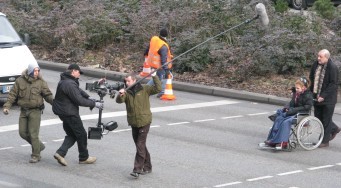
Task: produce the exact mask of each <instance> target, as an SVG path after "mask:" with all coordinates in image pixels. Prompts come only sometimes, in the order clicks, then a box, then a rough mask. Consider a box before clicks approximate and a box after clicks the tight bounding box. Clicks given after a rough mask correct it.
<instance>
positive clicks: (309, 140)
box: [297, 116, 324, 150]
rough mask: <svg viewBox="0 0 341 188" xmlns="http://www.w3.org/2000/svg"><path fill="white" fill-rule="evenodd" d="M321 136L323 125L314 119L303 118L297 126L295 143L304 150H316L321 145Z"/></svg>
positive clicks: (309, 117)
mask: <svg viewBox="0 0 341 188" xmlns="http://www.w3.org/2000/svg"><path fill="white" fill-rule="evenodd" d="M323 135H324V129H323V125H322V123H321V121H320V120H319V119H317V118H316V117H313V116H308V117H305V118H303V119H302V120H301V121H300V122H299V124H298V126H297V141H298V143H299V144H300V146H301V147H302V148H304V149H306V150H313V149H316V148H317V147H318V146H319V145H320V144H321V142H322V139H323Z"/></svg>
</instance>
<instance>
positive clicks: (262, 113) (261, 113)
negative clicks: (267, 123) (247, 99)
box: [248, 112, 269, 116]
mask: <svg viewBox="0 0 341 188" xmlns="http://www.w3.org/2000/svg"><path fill="white" fill-rule="evenodd" d="M264 114H269V112H260V113H255V114H248V116H258V115H264Z"/></svg>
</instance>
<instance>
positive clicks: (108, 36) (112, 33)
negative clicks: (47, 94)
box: [80, 17, 122, 50]
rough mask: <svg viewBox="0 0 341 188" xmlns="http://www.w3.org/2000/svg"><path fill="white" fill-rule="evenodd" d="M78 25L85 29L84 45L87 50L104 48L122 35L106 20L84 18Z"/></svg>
mask: <svg viewBox="0 0 341 188" xmlns="http://www.w3.org/2000/svg"><path fill="white" fill-rule="evenodd" d="M80 25H81V27H84V28H85V35H86V40H85V42H84V45H85V48H86V49H87V50H91V49H94V50H97V49H100V48H102V47H105V46H106V45H108V44H109V43H112V42H113V41H115V39H116V38H117V37H119V36H120V35H122V31H121V30H120V29H119V28H118V27H117V26H116V25H115V24H113V23H112V22H111V21H110V20H109V19H106V18H96V17H89V18H85V19H84V20H82V21H81V22H80Z"/></svg>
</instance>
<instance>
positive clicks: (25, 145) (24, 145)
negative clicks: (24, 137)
mask: <svg viewBox="0 0 341 188" xmlns="http://www.w3.org/2000/svg"><path fill="white" fill-rule="evenodd" d="M20 146H21V147H27V146H31V144H23V145H20Z"/></svg>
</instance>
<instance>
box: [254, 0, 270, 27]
mask: <svg viewBox="0 0 341 188" xmlns="http://www.w3.org/2000/svg"><path fill="white" fill-rule="evenodd" d="M255 9H256V12H257V15H258V17H259V19H260V22H261V23H262V25H263V26H265V27H267V26H268V24H269V18H268V14H266V9H265V6H264V4H263V3H258V4H257V5H256V8H255Z"/></svg>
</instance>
